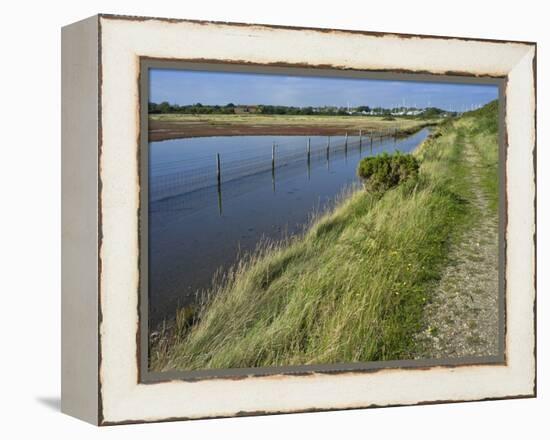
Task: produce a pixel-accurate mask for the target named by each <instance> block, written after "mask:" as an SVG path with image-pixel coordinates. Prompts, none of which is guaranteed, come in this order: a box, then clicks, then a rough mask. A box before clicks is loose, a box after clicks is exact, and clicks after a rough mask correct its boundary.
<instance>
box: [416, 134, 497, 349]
mask: <svg viewBox="0 0 550 440" xmlns="http://www.w3.org/2000/svg"><path fill="white" fill-rule="evenodd" d="M464 153H465V159H466V160H467V162H468V163H469V164H470V167H471V170H472V173H471V178H472V192H473V195H472V197H471V199H470V200H469V203H471V204H473V205H474V206H475V207H476V208H477V210H478V211H479V214H478V216H479V217H478V218H477V220H476V222H475V224H474V225H472V227H471V229H469V231H468V232H467V233H466V234H464V236H463V237H461V241H460V242H457V243H454V244H452V245H451V249H450V253H449V264H448V265H447V267H446V268H445V270H444V272H443V275H442V278H441V280H440V281H439V283H438V285H437V287H436V289H435V292H434V294H433V297H432V302H431V303H429V304H428V305H427V306H426V309H425V323H424V330H423V331H422V332H421V333H420V334H419V335H418V336H417V341H416V342H417V344H416V345H417V353H416V354H415V358H417V359H437V358H454V357H465V356H495V355H497V354H498V351H499V350H498V308H499V307H498V216H495V215H494V212H493V211H491V210H490V209H489V206H488V201H487V198H486V197H485V195H484V194H483V191H482V190H481V187H480V176H479V165H477V164H478V163H479V161H478V160H477V159H478V154H477V152H476V150H475V148H474V147H473V146H472V145H470V144H467V143H465V151H464Z"/></svg>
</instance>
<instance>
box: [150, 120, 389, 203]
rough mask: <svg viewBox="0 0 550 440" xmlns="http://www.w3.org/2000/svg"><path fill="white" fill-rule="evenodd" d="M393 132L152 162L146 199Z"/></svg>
mask: <svg viewBox="0 0 550 440" xmlns="http://www.w3.org/2000/svg"><path fill="white" fill-rule="evenodd" d="M395 134H396V131H395V129H388V130H384V131H377V132H372V131H371V132H369V133H367V134H365V135H363V134H362V133H361V134H359V135H356V136H347V135H346V136H338V137H327V138H319V137H316V138H314V139H312V138H307V137H304V138H302V140H303V141H305V142H302V145H299V144H298V143H297V142H274V143H273V144H272V145H271V146H268V145H260V146H258V147H256V148H253V149H250V148H249V149H247V150H243V151H230V152H226V153H218V154H216V155H211V156H204V157H195V158H190V159H189V160H176V161H171V162H165V163H159V164H155V166H153V167H152V168H151V170H150V179H149V200H150V202H156V201H161V200H165V199H169V198H172V197H177V196H180V195H183V194H186V193H191V192H196V191H199V190H202V189H206V188H211V187H216V186H221V185H223V184H224V183H227V182H231V181H234V180H237V179H242V178H244V177H248V176H253V175H256V174H259V173H265V172H269V171H272V172H275V171H276V170H277V169H279V168H281V167H286V166H289V165H293V164H300V163H304V164H307V163H308V162H313V161H319V160H327V161H328V160H330V157H331V156H332V155H335V154H341V153H346V152H347V151H348V150H351V149H354V150H357V149H363V148H364V149H369V148H373V146H374V145H375V144H377V143H378V142H381V141H383V140H384V139H385V138H388V137H391V136H395Z"/></svg>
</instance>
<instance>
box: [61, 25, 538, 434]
mask: <svg viewBox="0 0 550 440" xmlns="http://www.w3.org/2000/svg"><path fill="white" fill-rule="evenodd" d="M62 76H63V77H62V93H63V96H62V104H63V105H62V123H63V125H62V144H63V145H62V191H63V194H62V201H63V204H62V206H63V209H62V220H63V243H62V251H63V252H62V269H63V273H62V281H63V282H62V319H63V321H62V410H63V411H64V412H66V413H67V414H70V415H73V416H75V417H78V418H81V419H83V420H86V421H88V422H91V423H94V424H98V425H110V424H122V423H136V422H156V421H167V420H186V419H198V418H212V417H232V416H244V415H257V414H277V413H292V412H303V411H324V410H336V409H349V408H369V407H380V406H397V405H417V404H423V403H438V402H460V401H479V400H489V399H506V398H518V397H534V396H535V394H536V345H535V304H536V302H535V232H536V225H535V202H536V180H535V159H536V155H535V152H536V128H535V112H536V46H535V44H534V43H529V42H511V41H492V40H476V39H464V38H456V37H452V38H451V37H434V36H420V35H414V36H413V35H400V34H380V33H373V32H358V31H346V30H327V29H312V28H291V27H283V26H265V25H251V24H238V23H214V22H199V21H189V20H174V19H160V18H141V17H124V16H111V15H99V16H95V17H91V18H88V19H86V20H83V21H81V22H78V23H74V24H71V25H68V26H66V27H65V28H63V32H62Z"/></svg>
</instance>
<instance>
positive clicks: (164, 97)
mask: <svg viewBox="0 0 550 440" xmlns="http://www.w3.org/2000/svg"><path fill="white" fill-rule="evenodd" d="M149 81H150V87H149V90H150V101H151V102H157V103H158V102H162V101H168V102H169V103H171V104H180V105H184V104H194V103H197V102H200V103H201V104H212V105H213V104H219V105H225V104H228V103H230V102H232V103H234V104H266V105H289V106H298V107H305V106H323V105H330V106H347V105H348V104H349V105H350V106H352V107H354V106H359V105H368V106H371V107H377V106H381V107H396V106H401V105H403V104H405V105H406V106H408V107H409V106H417V107H427V106H433V107H439V108H443V109H446V110H451V109H452V110H455V111H462V110H469V109H470V108H471V106H472V105H474V106H476V105H483V104H486V103H487V102H489V101H492V100H494V99H496V98H498V88H497V87H496V86H494V85H477V84H476V85H471V84H450V83H434V82H412V81H385V80H384V81H382V80H371V79H350V78H324V77H312V76H289V75H267V74H257V73H228V72H203V71H191V70H174V69H151V70H150V72H149Z"/></svg>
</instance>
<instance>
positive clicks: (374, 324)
mask: <svg viewBox="0 0 550 440" xmlns="http://www.w3.org/2000/svg"><path fill="white" fill-rule="evenodd" d="M495 108H496V106H495V105H490V106H489V108H486V109H483V110H482V111H478V112H475V113H472V114H468V115H466V116H465V117H463V118H462V119H461V120H458V121H454V122H452V123H446V124H444V125H442V126H440V127H439V128H437V129H436V132H435V134H434V135H433V136H431V137H430V138H429V139H428V140H427V141H426V142H425V143H424V144H423V146H422V148H420V149H419V151H417V152H416V153H415V154H416V155H417V157H418V159H419V160H420V162H421V167H420V172H419V175H418V178H417V179H415V180H409V181H406V182H405V183H403V184H400V185H399V186H397V187H395V188H392V189H390V190H387V191H385V192H383V193H380V192H378V193H366V192H364V191H362V190H361V191H358V192H355V193H353V194H349V195H347V196H346V197H345V198H343V199H342V200H341V201H340V203H338V205H337V207H336V208H335V209H334V210H333V211H332V212H330V213H327V214H325V215H322V216H321V217H320V218H318V219H316V220H315V221H314V222H313V223H312V225H311V227H310V228H309V229H308V231H307V232H306V233H305V234H304V235H303V236H302V237H297V238H294V239H291V240H289V241H288V242H285V243H279V244H270V245H264V246H262V247H260V249H259V250H258V251H257V252H256V253H255V254H254V255H251V256H248V257H247V258H244V259H243V260H242V261H241V262H240V264H239V266H238V267H235V268H234V269H233V271H232V272H231V273H230V274H228V275H226V276H225V277H224V278H223V279H218V280H217V282H216V283H215V286H214V287H213V289H212V292H210V295H209V298H210V300H209V301H206V302H205V304H204V305H203V306H202V307H201V308H199V310H198V311H196V312H195V313H194V314H192V316H191V314H189V311H188V310H181V311H180V312H178V314H177V319H176V321H175V322H174V323H172V324H170V325H168V326H167V328H166V329H165V330H164V331H163V332H162V334H161V335H160V338H158V340H157V341H156V342H155V343H154V344H152V346H151V353H150V364H151V368H152V369H153V370H157V371H158V370H172V369H178V370H187V369H209V368H235V367H261V366H281V365H287V366H288V365H301V364H318V363H336V362H355V361H374V360H393V359H402V358H409V357H410V356H411V353H413V352H414V336H415V334H417V332H419V330H420V327H421V325H422V318H423V309H424V306H425V304H426V302H427V301H429V300H430V291H431V289H432V287H433V285H434V284H435V283H436V282H437V279H438V278H439V276H440V274H441V271H442V269H443V268H444V266H445V264H446V255H447V252H448V249H449V245H450V243H451V241H452V240H457V239H459V237H460V235H461V234H462V233H464V231H465V229H466V228H467V226H468V225H469V224H471V222H473V221H475V212H474V211H475V210H474V208H473V207H471V206H470V205H469V204H468V203H467V202H466V200H467V199H468V196H469V195H470V194H471V191H472V188H471V187H470V185H471V182H470V179H469V178H468V176H469V169H468V167H469V165H468V163H467V162H466V161H464V160H463V157H462V156H463V146H464V142H465V141H466V138H468V137H469V138H475V139H477V140H478V141H479V142H476V145H478V148H479V149H480V155H481V157H482V158H483V160H484V161H486V164H485V165H484V167H483V170H484V172H483V175H484V176H485V177H484V178H483V180H482V182H484V183H483V185H484V188H485V189H486V190H487V191H488V192H494V190H495V188H494V184H493V179H494V175H493V174H494V172H495V170H496V167H495V166H494V163H495V157H494V155H493V153H492V150H493V143H494V133H493V132H494V130H495V128H496V126H493V124H492V122H490V121H492V120H493V119H494V118H496V111H495Z"/></svg>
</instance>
